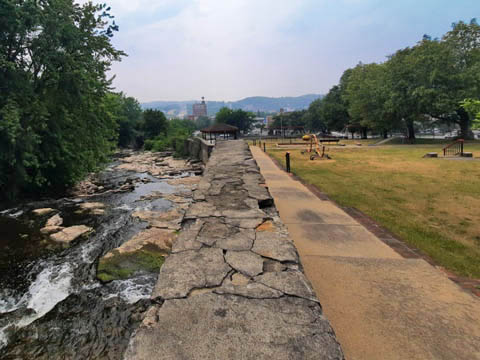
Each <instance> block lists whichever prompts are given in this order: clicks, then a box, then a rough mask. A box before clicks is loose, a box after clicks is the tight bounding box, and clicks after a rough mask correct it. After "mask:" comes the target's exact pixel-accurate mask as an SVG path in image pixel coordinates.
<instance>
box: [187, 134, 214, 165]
mask: <svg viewBox="0 0 480 360" xmlns="http://www.w3.org/2000/svg"><path fill="white" fill-rule="evenodd" d="M214 147H215V145H212V144H210V143H208V142H206V141H205V140H203V139H202V138H199V137H194V138H190V139H187V140H186V141H185V149H186V153H187V154H188V156H189V157H191V158H193V159H198V160H202V162H203V163H204V164H206V163H207V162H208V159H209V158H210V154H211V153H212V150H213V148H214Z"/></svg>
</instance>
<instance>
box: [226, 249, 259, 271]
mask: <svg viewBox="0 0 480 360" xmlns="http://www.w3.org/2000/svg"><path fill="white" fill-rule="evenodd" d="M225 261H226V262H227V263H228V265H230V266H231V267H232V268H234V269H235V270H237V271H238V272H240V273H242V274H244V275H248V276H251V277H253V276H256V275H258V274H260V273H262V272H263V259H262V257H261V256H259V255H257V254H255V253H253V252H251V251H227V253H226V254H225Z"/></svg>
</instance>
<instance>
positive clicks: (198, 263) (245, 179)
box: [125, 140, 343, 360]
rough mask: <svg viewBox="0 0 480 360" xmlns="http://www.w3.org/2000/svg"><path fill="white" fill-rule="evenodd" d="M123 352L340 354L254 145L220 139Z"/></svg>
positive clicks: (155, 355)
mask: <svg viewBox="0 0 480 360" xmlns="http://www.w3.org/2000/svg"><path fill="white" fill-rule="evenodd" d="M152 298H153V300H154V302H155V305H154V306H152V307H151V308H150V309H149V310H148V312H147V315H146V317H145V319H144V320H143V323H142V325H141V326H140V327H139V328H138V330H137V332H136V334H135V335H134V337H133V338H132V339H131V341H130V344H129V348H128V350H127V352H126V354H125V359H160V358H162V359H255V360H257V359H278V360H280V359H343V354H342V350H341V348H340V345H339V344H338V342H337V340H336V338H335V334H334V332H333V330H332V328H331V326H330V324H329V322H328V320H327V319H326V318H325V317H324V316H323V314H322V309H321V306H320V304H319V302H318V299H317V297H316V296H315V293H314V292H313V290H312V288H311V286H310V284H309V282H308V280H307V279H306V277H305V275H304V273H303V269H302V266H301V264H300V260H299V257H298V253H297V251H296V248H295V246H294V245H293V243H292V241H291V240H290V239H289V237H288V233H287V231H286V228H285V226H284V225H283V223H282V222H281V220H280V218H279V216H278V213H277V210H276V208H275V206H274V204H273V200H272V198H271V196H270V194H269V192H268V189H267V188H266V187H265V184H264V179H263V177H262V175H261V174H260V172H259V169H258V166H257V164H256V162H255V160H254V159H253V158H252V156H251V153H250V150H249V149H248V146H247V145H246V143H245V142H244V141H242V140H237V141H221V142H218V143H217V146H216V148H215V150H214V151H213V153H212V156H211V158H210V160H209V162H208V164H207V167H206V170H205V173H204V175H203V178H202V180H201V181H200V183H199V184H198V187H197V189H196V190H195V191H194V193H193V202H192V203H191V205H190V206H189V208H188V209H187V211H186V213H185V216H184V219H183V222H182V230H181V232H180V235H179V236H178V238H177V239H176V240H175V242H174V244H173V248H172V252H171V254H170V255H169V256H168V257H167V259H166V261H165V263H164V265H163V266H162V268H161V270H160V274H159V277H158V282H157V284H156V287H155V289H154V292H153V294H152Z"/></svg>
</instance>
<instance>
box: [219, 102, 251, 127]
mask: <svg viewBox="0 0 480 360" xmlns="http://www.w3.org/2000/svg"><path fill="white" fill-rule="evenodd" d="M254 117H255V116H254V114H253V113H251V112H247V111H243V110H241V109H236V110H232V109H229V108H227V107H222V108H221V109H220V110H219V111H218V112H217V114H216V116H215V122H216V123H217V124H228V125H232V126H236V127H237V128H238V129H239V130H240V131H242V132H243V133H246V132H248V131H249V130H250V129H251V127H252V125H253V119H254Z"/></svg>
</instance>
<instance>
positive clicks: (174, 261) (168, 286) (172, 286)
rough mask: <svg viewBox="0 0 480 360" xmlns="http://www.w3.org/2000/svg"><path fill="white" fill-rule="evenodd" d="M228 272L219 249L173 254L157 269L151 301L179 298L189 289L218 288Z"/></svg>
mask: <svg viewBox="0 0 480 360" xmlns="http://www.w3.org/2000/svg"><path fill="white" fill-rule="evenodd" d="M230 270H231V268H230V266H228V265H227V264H226V263H225V259H224V258H223V251H222V250H221V249H213V248H202V249H200V250H196V251H195V250H189V251H184V252H179V253H175V254H172V255H170V256H169V257H167V260H166V261H165V263H164V264H163V266H162V268H161V269H160V275H159V276H158V281H157V285H156V286H155V289H154V290H153V293H152V298H158V297H160V298H162V299H173V298H181V297H185V296H187V295H188V293H189V292H190V291H191V290H192V289H198V288H206V287H214V286H218V285H220V284H221V283H222V281H223V279H224V278H225V277H226V276H227V274H228V272H229V271H230Z"/></svg>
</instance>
